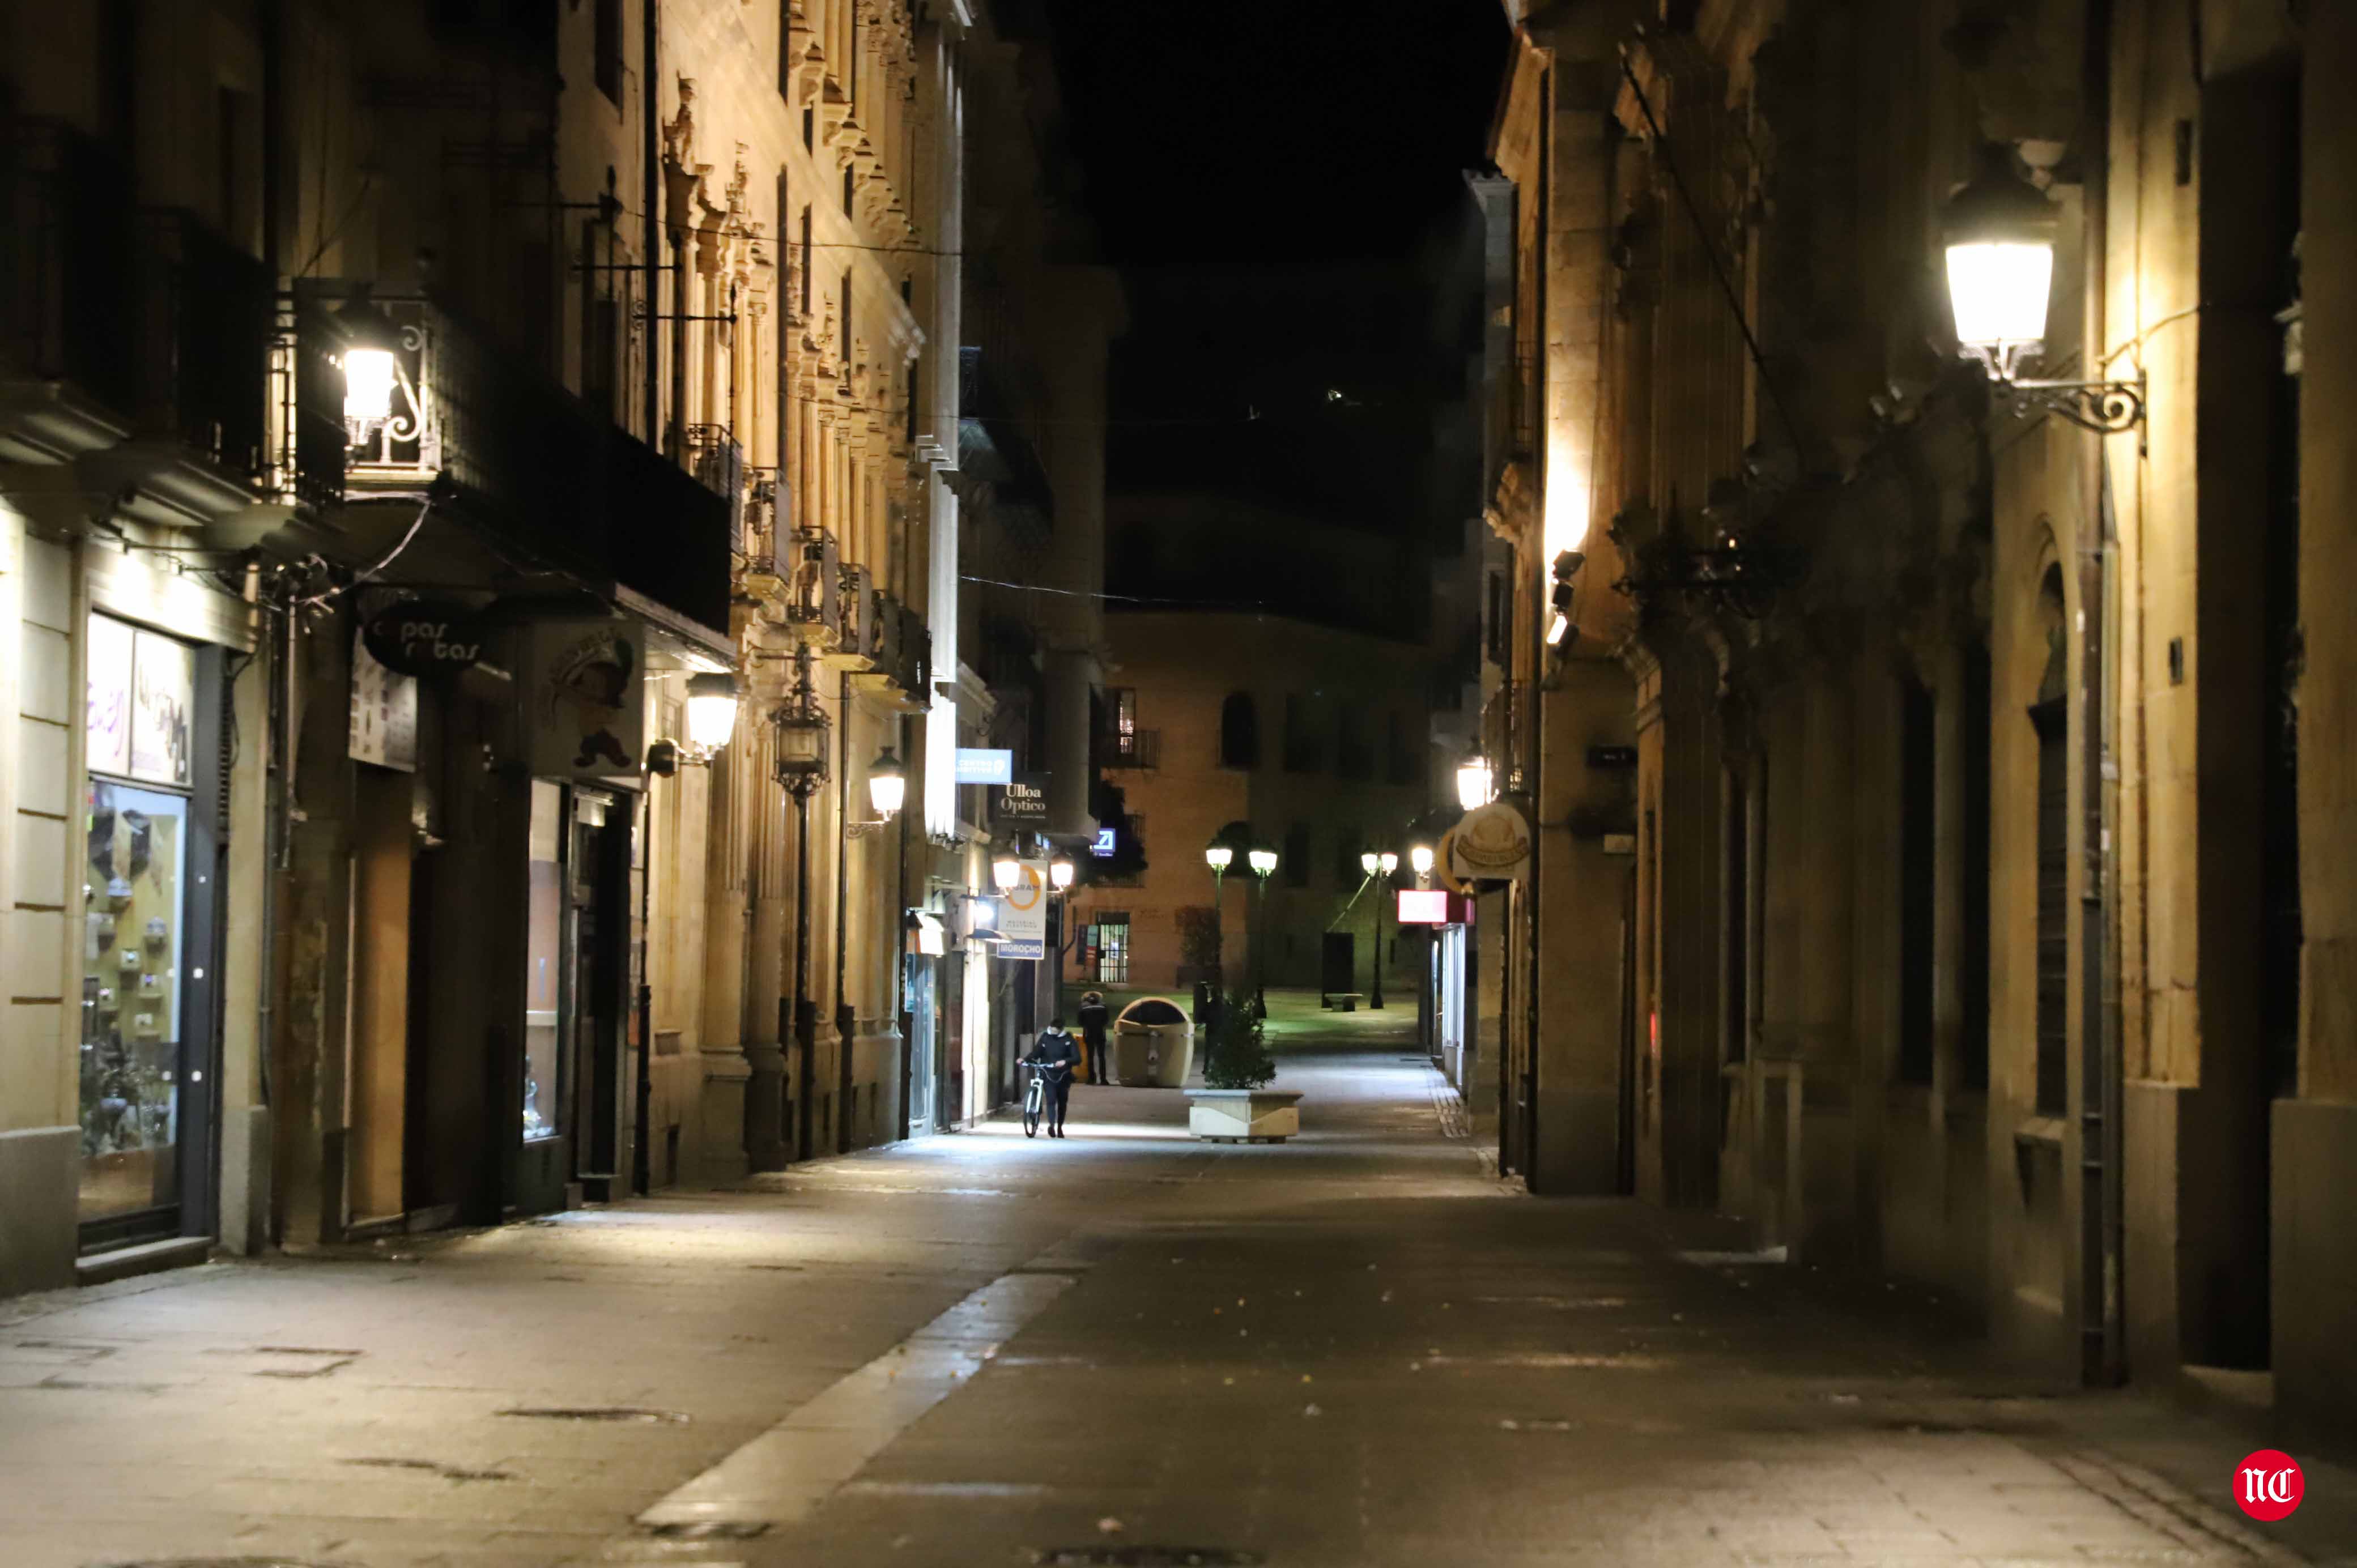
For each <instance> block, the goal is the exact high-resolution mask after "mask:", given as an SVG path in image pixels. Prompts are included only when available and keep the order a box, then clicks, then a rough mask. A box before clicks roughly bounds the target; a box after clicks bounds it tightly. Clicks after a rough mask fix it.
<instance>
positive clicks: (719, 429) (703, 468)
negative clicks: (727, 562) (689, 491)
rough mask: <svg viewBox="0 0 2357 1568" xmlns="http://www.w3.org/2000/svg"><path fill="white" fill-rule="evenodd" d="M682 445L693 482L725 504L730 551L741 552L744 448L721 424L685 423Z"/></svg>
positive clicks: (742, 540)
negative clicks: (684, 437) (685, 430)
mask: <svg viewBox="0 0 2357 1568" xmlns="http://www.w3.org/2000/svg"><path fill="white" fill-rule="evenodd" d="M686 447H687V467H688V469H689V471H690V472H692V473H693V474H694V476H695V482H696V483H698V484H700V485H702V486H703V487H704V488H705V489H707V490H710V491H711V492H712V493H713V494H714V495H716V496H718V497H719V498H720V499H723V500H725V501H726V502H727V503H728V549H729V551H730V553H733V554H737V555H742V554H744V553H746V543H745V448H744V447H743V446H740V445H739V444H738V443H737V437H736V436H735V435H733V434H732V433H731V432H730V431H729V429H728V427H727V426H726V425H725V424H691V425H689V426H688V427H687V441H686Z"/></svg>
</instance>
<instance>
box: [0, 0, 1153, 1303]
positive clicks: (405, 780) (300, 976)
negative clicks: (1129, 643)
mask: <svg viewBox="0 0 2357 1568" xmlns="http://www.w3.org/2000/svg"><path fill="white" fill-rule="evenodd" d="M0 27H5V32H0V46H5V47H4V48H0V62H5V63H0V110H5V116H6V118H5V132H6V138H7V156H6V157H5V160H0V180H5V199H6V201H7V203H8V207H7V211H8V214H9V219H8V221H7V223H6V224H5V226H0V230H4V231H0V284H5V288H0V310H5V317H0V523H5V527H0V604H5V612H6V616H5V621H6V624H5V637H6V639H7V644H6V650H7V657H6V658H5V659H0V688H4V689H0V712H5V714H6V719H7V723H6V725H5V726H0V815H5V816H6V818H7V820H8V822H9V823H10V824H11V828H10V831H9V832H7V833H6V834H5V835H0V882H5V884H6V886H8V888H9V892H10V901H9V908H8V912H7V918H6V921H5V928H0V968H5V972H6V974H7V977H8V991H7V1000H6V1004H5V1005H6V1006H7V1008H8V1010H9V1012H8V1019H7V1023H6V1027H5V1031H0V1036H4V1037H0V1174H5V1176H6V1178H7V1179H6V1180H5V1183H0V1292H5V1291H11V1290H16V1289H23V1288H31V1287H38V1286H42V1285H49V1284H56V1283H70V1281H71V1280H73V1279H74V1278H75V1277H77V1274H79V1276H80V1277H81V1278H84V1279H91V1278H102V1277H107V1276H109V1275H111V1274H113V1273H123V1272H128V1271H132V1270H135V1269H139V1268H145V1267H153V1266H160V1265H161V1264H164V1263H168V1262H181V1261H187V1260H188V1259H190V1258H194V1257H201V1256H202V1255H203V1254H204V1252H205V1251H206V1250H207V1249H208V1248H209V1247H210V1246H212V1245H215V1244H221V1245H225V1246H228V1247H230V1248H231V1249H234V1250H238V1251H253V1250H258V1249H261V1248H264V1247H266V1246H272V1245H285V1246H289V1247H297V1246H306V1245H312V1244H317V1243H319V1242H323V1241H337V1240H350V1239H353V1238H357V1237H363V1236H367V1235H370V1234H375V1233H381V1232H384V1231H397V1230H416V1229H423V1228H427V1227H432V1226H436V1225H445V1224H449V1223H453V1222H457V1221H467V1222H492V1221H496V1220H498V1219H501V1218H504V1217H508V1216H512V1215H516V1214H521V1213H532V1212H537V1211H541V1210H544V1209H549V1208H559V1207H563V1206H565V1205H568V1204H571V1203H576V1202H579V1201H583V1200H584V1199H593V1198H597V1197H605V1196H617V1195H619V1194H621V1193H624V1192H627V1191H630V1190H633V1189H637V1190H644V1189H646V1188H647V1187H652V1186H660V1185H664V1184H667V1183H671V1182H675V1181H684V1180H694V1179H709V1178H716V1177H726V1176H731V1175H734V1174H737V1173H741V1172H743V1171H745V1170H748V1169H755V1170H761V1169H773V1168H777V1167H778V1166H780V1165H783V1164H785V1163H786V1162H788V1161H790V1160H792V1159H796V1158H805V1157H809V1156H811V1155H815V1154H818V1153H821V1152H829V1151H834V1150H840V1149H847V1148H850V1147H853V1146H856V1145H859V1144H871V1143H876V1142H881V1141H886V1140H888V1139H893V1138H898V1137H901V1136H905V1135H907V1134H908V1133H909V1132H911V1131H921V1130H928V1129H931V1128H933V1127H937V1126H942V1125H947V1124H951V1123H952V1122H956V1121H958V1120H960V1119H963V1118H964V1117H968V1116H971V1115H973V1114H974V1113H976V1112H978V1111H986V1110H987V1109H989V1106H990V1104H991V1103H992V1101H991V1099H990V1095H991V1093H992V1092H993V1090H992V1089H991V1087H990V1084H989V1082H988V1081H987V1080H986V1079H984V1080H981V1081H978V1082H977V1083H976V1084H974V1086H973V1087H972V1088H971V1089H970V1090H967V1091H966V1094H965V1097H964V1099H963V1101H955V1102H953V1101H952V1096H951V1095H950V1094H949V1092H948V1090H947V1088H946V1086H947V1085H948V1084H949V1082H950V1081H951V1080H952V1078H953V1077H954V1076H955V1073H954V1064H955V1062H956V1060H957V1059H958V1058H959V1057H960V1055H961V1053H963V1051H964V1050H965V1049H966V1044H965V1038H964V1036H966V1035H969V1034H970V1035H972V1036H974V1037H975V1038H984V1037H987V1036H989V1035H990V1033H991V1028H992V1024H991V1018H990V1006H991V999H992V998H993V997H994V996H996V994H998V993H1000V991H1001V990H1002V989H1003V987H1001V986H1000V985H999V984H997V983H996V976H995V975H994V974H992V972H991V966H992V965H993V964H994V963H996V960H994V959H992V958H990V957H989V955H988V952H987V950H986V949H985V948H982V947H980V946H979V945H974V946H969V945H967V944H965V943H963V941H961V942H959V943H958V945H957V946H956V947H955V948H954V950H952V951H951V952H949V953H947V954H943V955H941V956H939V957H936V956H935V955H934V954H930V953H927V954H923V955H921V956H922V961H923V962H922V964H920V962H919V958H920V955H919V953H918V952H917V951H916V950H918V949H920V948H921V947H922V946H924V945H925V944H924V940H923V933H924V930H925V923H924V922H923V921H921V920H919V919H918V918H916V917H917V915H918V913H919V912H920V911H932V912H934V914H935V918H934V919H933V922H932V925H931V930H932V931H934V932H935V933H938V932H940V931H942V930H943V929H946V923H945V922H944V921H942V919H941V918H939V916H940V914H942V913H946V912H948V911H949V910H950V908H951V906H952V905H953V904H957V903H959V902H960V901H961V899H962V897H963V895H964V894H967V893H971V892H976V891H980V890H983V889H985V888H986V887H987V882H988V872H987V866H986V861H985V854H986V850H987V847H988V840H987V837H986V830H985V829H981V828H978V827H976V826H975V825H974V824H975V822H977V821H978V820H979V814H978V813H972V814H963V815H962V814H961V813H960V812H959V811H958V810H957V809H956V791H955V790H954V789H953V788H951V787H948V786H947V785H946V783H945V782H944V783H942V784H936V783H934V782H933V780H934V779H937V778H938V779H943V780H946V779H947V776H948V771H949V769H950V768H951V765H952V753H953V751H954V748H955V747H956V746H958V745H959V744H960V743H961V741H962V740H971V739H972V738H973V737H974V736H977V735H978V734H979V733H980V730H981V728H982V726H983V725H984V724H985V722H986V719H987V714H988V711H989V705H990V699H989V696H988V693H987V691H986V689H985V688H984V687H983V686H982V685H981V684H980V682H978V681H974V680H969V679H966V678H965V677H966V676H968V675H969V674H970V673H971V672H970V671H968V670H967V669H966V667H965V666H964V665H963V664H962V663H961V662H960V661H959V660H958V659H957V654H956V646H957V628H958V626H959V624H960V620H961V614H962V612H961V606H960V596H961V591H962V585H963V581H964V579H965V577H966V576H967V575H970V573H969V572H968V570H967V569H966V565H967V564H966V563H964V562H963V559H962V556H961V543H960V527H959V523H960V517H961V513H962V512H963V511H966V510H974V503H973V502H972V501H971V500H970V499H968V498H967V497H966V496H965V495H964V494H963V492H962V488H961V486H960V485H959V484H958V483H957V482H956V480H957V478H958V475H959V468H960V462H961V435H962V432H963V424H962V421H963V416H964V415H965V414H966V413H968V412H969V410H968V408H967V406H966V402H967V400H966V397H965V393H964V389H965V386H966V381H967V378H965V377H964V376H963V374H962V355H961V353H960V349H961V348H962V346H963V341H964V339H963V319H964V315H965V309H966V300H967V290H966V287H965V281H964V278H963V275H962V268H963V266H964V265H965V264H966V263H967V261H968V259H969V258H970V257H971V256H973V255H975V254H980V255H982V256H984V257H985V259H987V258H988V257H989V256H990V254H991V246H992V244H993V243H994V242H992V241H990V240H989V239H987V238H985V240H984V241H983V242H982V243H981V244H980V245H979V246H978V247H975V248H974V249H971V250H970V249H969V242H968V239H967V236H966V234H965V231H964V228H963V221H964V215H965V211H966V206H967V200H968V192H969V190H970V189H972V188H974V174H973V169H972V164H971V160H972V159H973V158H974V157H979V158H981V159H983V160H984V161H985V162H986V163H987V164H988V165H989V166H990V167H991V169H992V174H993V177H994V179H996V180H997V181H999V182H1000V183H1001V184H1011V185H1012V186H1013V187H1015V188H1018V189H1019V188H1021V185H1022V181H1023V178H1024V175H1023V172H1022V171H1023V168H1024V167H1025V166H1037V165H1038V164H1039V162H1040V161H1041V160H1043V159H1044V158H1045V157H1046V156H1047V153H1046V152H1045V150H1044V149H1043V148H1042V146H1041V145H1039V143H1038V142H1036V141H1029V140H1022V139H1016V138H1006V137H996V138H991V139H988V140H987V141H986V142H985V143H982V144H977V143H976V142H974V140H973V138H972V137H971V135H970V134H969V126H968V123H967V120H966V118H965V112H966V107H967V103H968V85H969V81H968V79H969V75H970V73H971V72H973V71H974V70H985V71H995V72H998V73H1000V74H1006V73H1007V72H1008V71H1010V70H1015V69H1016V68H1017V66H1018V65H1019V63H1020V61H1021V60H1022V59H1024V58H1026V57H1025V51H1026V50H1027V49H1036V48H1037V47H1038V40H1036V39H1031V40H1022V39H1010V38H1006V37H1004V36H1002V35H1001V34H1000V33H999V32H998V31H997V30H996V26H995V23H994V21H993V18H992V16H991V15H990V14H989V12H988V10H987V9H986V8H984V7H980V6H977V5H968V4H963V3H959V4H951V5H931V6H919V5H911V4H908V3H906V0H793V3H791V4H787V5H778V6H772V7H770V8H767V9H763V8H760V7H748V6H745V5H737V4H735V3H734V0H593V3H589V4H583V5H562V6H558V5H549V6H545V7H530V6H527V7H514V6H501V5H438V4H436V5H428V4H424V3H410V0H404V3H399V4H394V5H382V6H377V7H372V8H366V9H363V10H360V11H353V10H351V9H350V8H349V7H338V6H328V5H308V4H297V5H277V6H251V5H231V4H223V5H188V6H180V5H135V6H127V7H99V8H91V7H73V6H67V7H51V8H50V9H49V10H48V11H46V12H40V13H38V14H35V13H30V12H26V11H23V10H18V11H14V12H11V13H10V14H9V16H8V17H7V19H6V21H5V24H0ZM1009 165H1012V166H1013V169H1012V170H1011V172H1010V171H1009V169H1008V167H1007V166H1009ZM1004 243H1006V244H1007V245H1009V246H1010V247H1012V248H1013V250H1014V251H1015V252H1016V253H1017V254H1018V255H1019V256H1021V257H1023V258H1025V259H1028V256H1029V253H1030V252H1029V246H1028V240H1027V239H1026V238H1025V237H1024V236H1022V235H1019V234H1017V235H1013V236H1010V237H1009V238H1008V239H1006V241H1005V242H1004ZM1107 319H1108V321H1114V320H1117V317H1114V316H1112V315H1108V317H1107ZM1108 329H1111V328H1108ZM1063 351H1064V346H1063V345H1062V344H1061V343H1060V344H1059V345H1058V346H1057V352H1059V353H1061V352H1063ZM1101 360H1102V349H1101V345H1100V348H1099V350H1098V361H1099V365H1100V369H1099V371H1098V373H1097V374H1096V378H1095V381H1094V382H1093V383H1092V382H1091V381H1090V379H1089V378H1090V371H1089V364H1090V360H1089V358H1088V356H1087V354H1086V353H1081V354H1079V355H1078V356H1077V358H1075V359H1073V366H1074V368H1072V369H1071V370H1070V371H1067V372H1065V373H1066V376H1067V380H1068V381H1070V383H1071V384H1070V386H1069V387H1068V388H1067V390H1066V391H1065V392H1064V394H1063V395H1064V396H1065V398H1066V400H1067V403H1068V404H1070V405H1071V407H1072V408H1073V409H1075V410H1076V411H1077V412H1078V413H1080V414H1081V415H1082V416H1086V415H1088V414H1089V413H1091V412H1092V411H1091V410H1090V409H1089V408H1088V407H1087V406H1086V403H1087V399H1088V398H1089V397H1090V396H1091V395H1092V392H1091V387H1092V385H1093V387H1094V389H1095V390H1094V393H1093V395H1095V396H1098V397H1101V396H1102V386H1103V377H1102V371H1101ZM1058 363H1059V364H1061V363H1062V361H1060V360H1059V361H1058ZM1082 423H1083V424H1089V423H1091V422H1090V421H1089V420H1088V419H1086V418H1085V417H1083V418H1082ZM1094 423H1095V424H1097V425H1098V426H1099V427H1101V421H1096V422H1094ZM1072 462H1073V463H1074V464H1075V465H1077V467H1075V468H1074V472H1075V473H1076V474H1077V475H1078V476H1079V478H1078V479H1076V480H1075V481H1073V482H1074V483H1082V484H1084V481H1085V480H1086V478H1087V472H1088V471H1087V467H1086V465H1087V454H1086V453H1085V452H1077V453H1076V454H1075V455H1074V456H1073V457H1072ZM1078 510H1079V512H1080V514H1081V515H1082V516H1085V515H1086V509H1084V508H1083V509H1078ZM1101 526H1102V524H1101V519H1100V520H1099V521H1098V527H1099V528H1100V529H1101ZM1084 535H1085V530H1084V529H1082V528H1081V527H1079V526H1075V527H1074V528H1073V529H1072V530H1071V532H1069V533H1068V534H1067V536H1066V538H1067V541H1068V542H1067V544H1066V546H1065V549H1066V550H1067V552H1068V553H1071V555H1073V557H1074V558H1075V559H1078V560H1081V561H1082V562H1084V563H1085V562H1088V561H1093V560H1094V559H1095V558H1096V552H1097V551H1098V548H1099V546H1098V545H1097V543H1096V542H1095V541H1094V540H1093V539H1091V538H1088V537H1085V536H1084ZM1082 569H1084V568H1082ZM937 644H939V645H943V646H944V654H945V657H944V656H943V655H937V654H936V653H935V651H934V650H935V647H936V645H937ZM937 676H938V677H939V678H938V679H937V678H936V677H937ZM77 687H80V688H81V690H82V692H83V693H84V701H83V703H81V704H79V705H77V704H75V703H73V702H72V700H71V699H72V694H73V693H74V691H75V689H76V688H77ZM732 688H733V690H734V693H735V694H736V695H735V700H734V703H733V704H732V703H729V702H728V701H726V700H725V698H724V697H723V696H722V694H723V693H727V692H729V691H730V690H731V689H732ZM1086 701H1087V696H1086V689H1085V687H1083V688H1082V692H1081V695H1080V699H1079V702H1080V706H1081V708H1082V711H1083V717H1082V720H1081V721H1080V725H1079V727H1080V728H1081V729H1082V731H1083V733H1084V732H1085V729H1086V719H1085V708H1086ZM716 711H726V712H729V713H731V714H733V715H734V718H735V724H734V727H733V731H731V732H730V733H729V734H728V736H727V738H726V740H725V741H723V740H721V739H720V738H719V732H718V731H716V730H714V729H713V728H711V727H710V721H711V718H712V716H713V714H714V713H715V712H716ZM798 736H799V737H801V739H800V743H799V744H798V742H797V737H798ZM813 736H815V737H816V740H815V744H811V737H813ZM894 764H897V765H898V766H899V769H900V770H901V771H902V773H903V774H904V775H905V779H906V792H905V799H906V800H907V803H908V806H909V809H908V810H907V811H902V812H899V813H898V814H895V815H891V816H889V817H888V818H887V817H882V816H879V814H878V812H877V809H876V806H875V805H874V804H873V801H874V800H875V798H876V797H875V796H874V795H872V793H871V788H870V786H871V780H872V778H873V777H874V775H876V774H877V771H878V769H879V768H880V769H881V770H883V771H884V772H885V773H886V774H888V773H889V771H890V769H891V768H892V767H893V765H894ZM944 800H946V801H948V802H949V805H948V807H947V809H946V810H944V809H942V802H943V801H944ZM1073 826H1074V829H1075V831H1078V824H1077V823H1076V824H1073ZM935 963H948V964H953V965H955V966H958V969H959V971H960V972H961V974H963V972H966V971H973V972H976V973H978V974H980V975H982V976H983V977H984V978H982V979H981V980H980V981H978V982H974V983H967V982H966V981H963V980H956V981H952V982H951V983H952V985H954V986H960V987H962V988H963V990H964V991H965V992H967V993H970V994H972V995H974V997H975V998H976V1005H975V1006H974V1008H971V1009H968V1010H966V1011H965V1012H964V1013H963V1014H962V1015H961V1014H959V1013H957V1012H956V1011H955V1010H948V1011H946V1012H944V1011H943V1010H940V1009H934V1008H932V1007H931V1005H930V1001H929V1002H928V1005H927V1007H926V1009H925V1010H924V1014H923V1019H924V1025H925V1032H924V1034H923V1036H922V1038H917V1037H915V1030H914V1027H913V1016H912V1009H913V1004H912V1002H911V998H912V997H913V996H916V995H917V994H918V993H919V991H920V989H923V988H920V987H919V986H917V985H916V984H915V983H914V977H915V976H916V975H918V974H919V973H920V972H922V973H924V974H925V975H926V976H928V977H929V978H931V975H932V972H931V969H929V968H925V967H924V965H931V964H935ZM926 995H927V996H928V998H930V996H931V991H930V990H926Z"/></svg>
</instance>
